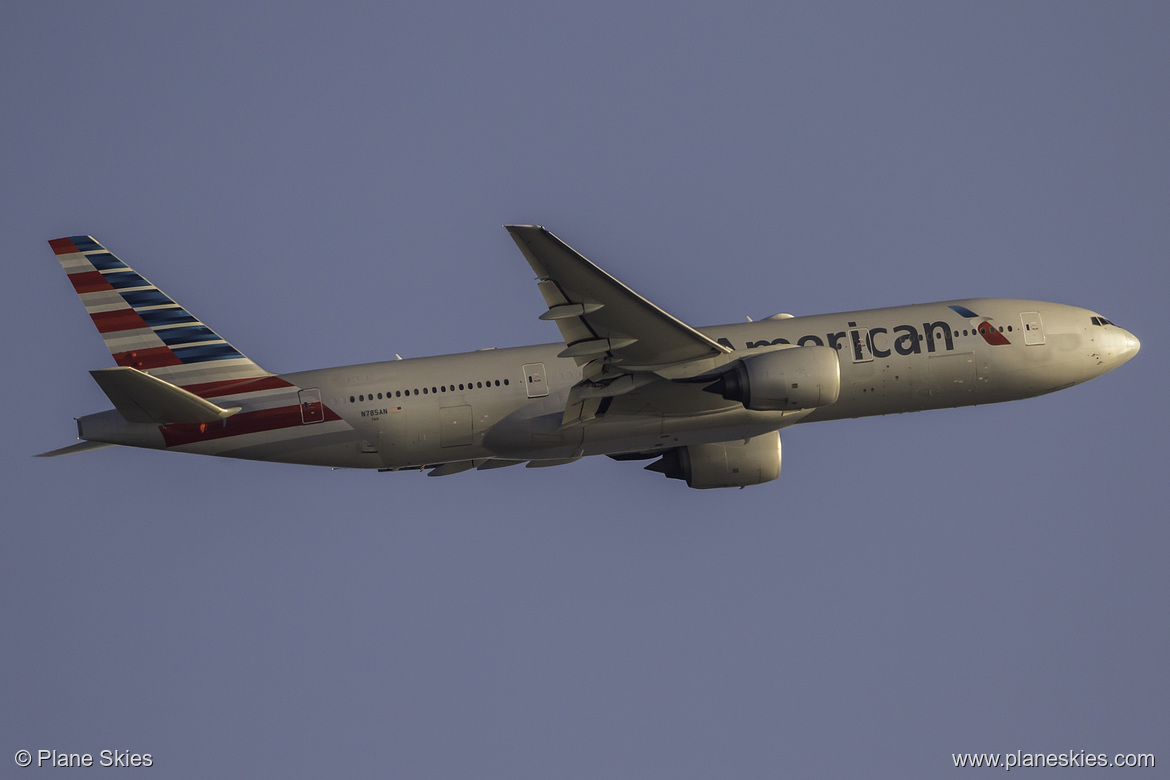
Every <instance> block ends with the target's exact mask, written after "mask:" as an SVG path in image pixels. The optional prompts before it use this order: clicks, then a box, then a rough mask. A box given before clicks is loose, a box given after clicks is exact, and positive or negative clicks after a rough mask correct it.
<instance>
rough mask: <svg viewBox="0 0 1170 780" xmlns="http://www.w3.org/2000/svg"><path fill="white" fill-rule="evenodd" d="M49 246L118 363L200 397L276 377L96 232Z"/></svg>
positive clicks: (57, 240)
mask: <svg viewBox="0 0 1170 780" xmlns="http://www.w3.org/2000/svg"><path fill="white" fill-rule="evenodd" d="M49 246H51V247H52V248H53V252H55V253H56V255H57V259H58V260H59V261H60V263H61V266H62V267H63V268H64V269H65V272H66V273H67V274H68V275H69V281H70V282H71V283H72V284H73V289H74V290H76V291H77V294H78V296H79V297H80V298H81V302H82V303H83V304H84V305H85V310H86V311H87V312H88V313H89V316H90V318H91V319H92V320H93V323H94V325H95V326H96V327H97V329H98V332H99V333H101V335H102V339H104V340H105V343H106V347H107V348H108V349H109V350H110V354H111V355H112V356H113V358H114V362H115V363H117V364H118V365H119V366H124V367H128V368H134V369H137V370H139V371H142V372H144V373H147V374H150V375H151V376H155V377H158V378H160V379H163V380H165V381H166V382H169V383H171V384H173V385H177V386H179V387H184V388H187V389H188V390H190V391H191V392H194V393H196V394H198V395H201V396H208V395H217V394H218V391H222V390H225V389H227V388H229V387H231V386H234V385H236V383H238V382H239V383H247V382H249V381H250V380H257V379H263V378H266V377H271V376H272V374H270V373H269V372H267V371H265V370H264V369H262V368H260V366H258V365H256V364H255V363H253V362H252V361H251V360H249V359H248V358H247V357H245V356H244V355H243V353H241V352H240V351H239V350H237V349H236V348H235V347H233V346H232V345H231V344H229V343H228V342H227V341H225V340H224V339H223V338H221V337H220V336H219V334H217V333H216V332H215V331H213V330H211V328H209V327H207V326H206V325H204V324H203V323H202V322H200V321H199V320H197V319H196V318H195V317H193V316H192V315H191V314H190V313H189V312H188V311H187V310H186V309H184V308H183V307H182V306H180V305H179V304H178V303H176V302H175V301H174V300H173V299H171V298H170V297H169V296H168V295H166V294H165V293H163V292H162V291H161V290H159V289H158V288H157V287H155V286H154V285H153V284H151V283H150V282H149V281H147V280H146V279H144V278H143V277H142V276H140V275H139V274H138V273H136V272H135V271H134V269H132V268H130V267H129V266H128V265H126V264H125V263H123V262H122V261H121V260H119V259H118V258H117V257H115V256H114V255H113V254H112V253H110V252H109V251H108V250H107V249H106V248H105V247H103V246H102V245H101V244H99V243H98V242H97V241H94V239H93V238H92V237H91V236H73V237H71V238H58V239H54V240H52V241H50V242H49ZM282 384H283V383H282Z"/></svg>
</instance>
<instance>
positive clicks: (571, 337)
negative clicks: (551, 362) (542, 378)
mask: <svg viewBox="0 0 1170 780" xmlns="http://www.w3.org/2000/svg"><path fill="white" fill-rule="evenodd" d="M505 227H506V228H507V230H508V232H509V233H510V234H511V235H512V239H513V240H514V241H515V242H516V246H518V247H520V251H521V252H523V253H524V257H525V259H526V260H528V264H529V265H531V266H532V270H533V271H535V272H536V276H537V279H538V280H539V285H538V286H539V288H540V292H541V295H543V296H544V302H545V303H546V304H547V305H548V311H546V312H545V313H544V314H542V315H541V316H540V318H541V319H542V320H552V321H553V322H555V323H556V324H557V327H558V328H560V331H561V337H562V338H563V339H564V340H565V349H564V350H563V351H562V352H561V353H560V356H561V357H572V358H575V359H576V360H577V363H578V364H579V365H584V364H586V363H589V362H592V361H594V360H597V359H599V358H601V359H602V361H601V362H602V363H603V365H604V367H605V368H612V369H615V370H617V371H619V372H623V373H625V372H635V371H649V370H653V369H654V368H657V367H662V366H667V365H672V364H678V363H685V362H688V361H692V360H701V359H703V358H712V357H716V356H718V355H723V354H726V353H728V352H730V350H729V349H727V348H726V347H724V346H723V345H722V344H719V343H718V342H715V341H713V340H712V339H710V338H708V337H707V336H704V335H703V334H702V333H700V332H699V331H697V330H695V329H694V328H692V327H691V326H689V325H687V324H686V323H684V322H683V321H682V320H679V319H677V318H675V317H672V316H671V315H670V314H667V313H666V312H665V311H663V310H662V309H660V308H658V307H657V306H655V305H654V304H653V303H651V302H650V301H648V300H646V299H645V298H643V297H642V296H641V295H638V293H636V292H634V291H633V290H631V289H630V288H629V287H627V286H626V285H624V284H622V283H621V282H619V281H618V280H617V279H615V278H613V277H612V276H610V275H609V274H607V273H606V272H605V271H603V270H601V269H600V268H598V267H597V266H596V265H594V264H593V263H591V262H589V261H588V260H586V259H585V258H584V257H582V256H581V255H580V254H578V253H577V252H576V251H574V250H573V249H572V248H571V247H569V246H568V245H567V244H566V243H565V242H563V241H561V240H560V239H559V238H557V237H556V236H554V235H553V234H552V233H550V232H548V231H547V230H545V229H544V228H543V227H539V226H536V225H506V226H505Z"/></svg>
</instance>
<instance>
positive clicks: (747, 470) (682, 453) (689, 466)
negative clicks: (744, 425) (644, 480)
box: [646, 431, 780, 490]
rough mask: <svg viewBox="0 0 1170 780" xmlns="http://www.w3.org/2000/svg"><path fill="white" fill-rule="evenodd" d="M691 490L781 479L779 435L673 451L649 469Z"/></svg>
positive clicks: (753, 483) (774, 432)
mask: <svg viewBox="0 0 1170 780" xmlns="http://www.w3.org/2000/svg"><path fill="white" fill-rule="evenodd" d="M646 468H647V469H648V470H649V471H657V472H660V473H662V474H665V475H666V476H668V477H670V478H671V479H685V480H686V481H687V486H688V487H693V488H698V489H700V490H704V489H707V488H726V487H746V486H748V485H758V484H760V483H761V482H771V481H772V480H774V479H776V477H778V476H780V433H779V432H778V431H772V432H771V433H765V434H763V435H762V436H754V437H752V438H750V439H748V440H747V441H746V442H744V441H724V442H719V443H717V444H691V445H688V446H686V447H679V448H678V449H676V450H671V451H670V452H667V453H666V454H665V455H663V456H662V459H661V460H658V461H655V462H654V463H651V464H650V465H649V466H647V467H646Z"/></svg>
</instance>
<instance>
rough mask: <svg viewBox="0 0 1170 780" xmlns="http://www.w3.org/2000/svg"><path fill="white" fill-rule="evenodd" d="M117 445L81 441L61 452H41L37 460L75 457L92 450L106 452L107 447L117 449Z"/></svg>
mask: <svg viewBox="0 0 1170 780" xmlns="http://www.w3.org/2000/svg"><path fill="white" fill-rule="evenodd" d="M115 446H117V445H115V444H107V443H106V442H104V441H79V442H77V444H70V445H69V446H68V447H62V448H61V449H59V450H49V451H48V452H41V453H38V454H37V455H35V456H34V457H37V458H56V457H57V456H59V455H73V454H74V453H77V452H89V451H90V450H104V449H105V448H106V447H115Z"/></svg>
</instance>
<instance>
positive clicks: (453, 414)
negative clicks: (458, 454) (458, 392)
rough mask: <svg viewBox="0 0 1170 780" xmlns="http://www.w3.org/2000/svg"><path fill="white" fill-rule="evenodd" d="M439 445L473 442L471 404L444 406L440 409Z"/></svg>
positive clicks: (446, 445)
mask: <svg viewBox="0 0 1170 780" xmlns="http://www.w3.org/2000/svg"><path fill="white" fill-rule="evenodd" d="M439 422H440V424H441V426H442V427H440V428H439V446H440V447H462V446H466V445H468V444H471V439H472V423H471V407H470V406H444V407H443V408H442V409H440V410H439Z"/></svg>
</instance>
